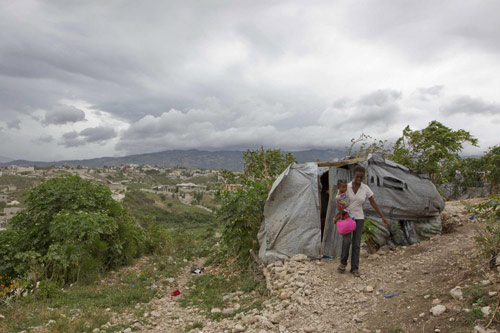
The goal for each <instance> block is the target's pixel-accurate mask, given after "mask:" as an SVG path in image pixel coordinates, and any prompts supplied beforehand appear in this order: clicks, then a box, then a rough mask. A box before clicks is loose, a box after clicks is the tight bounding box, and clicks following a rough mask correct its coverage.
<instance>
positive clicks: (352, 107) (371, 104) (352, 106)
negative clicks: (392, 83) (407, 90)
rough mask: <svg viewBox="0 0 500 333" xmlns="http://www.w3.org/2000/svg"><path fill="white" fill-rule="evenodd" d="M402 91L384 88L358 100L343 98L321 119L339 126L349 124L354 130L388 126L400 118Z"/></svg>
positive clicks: (324, 113) (325, 112)
mask: <svg viewBox="0 0 500 333" xmlns="http://www.w3.org/2000/svg"><path fill="white" fill-rule="evenodd" d="M401 98H402V93H401V92H400V91H397V90H391V89H382V90H376V91H374V92H371V93H369V94H366V95H363V96H361V97H360V98H359V99H358V100H356V101H348V100H343V101H342V102H341V103H339V101H337V102H335V103H334V104H333V107H332V108H329V109H327V110H325V111H324V112H323V115H322V116H321V118H320V121H321V122H323V123H329V122H330V123H333V124H336V125H337V126H339V127H341V126H348V127H349V128H350V129H352V130H358V129H363V128H367V127H370V126H371V127H373V126H381V127H382V128H387V127H388V126H389V125H391V124H393V123H394V122H395V121H396V120H398V119H399V116H400V113H401V107H400V105H399V102H400V100H401Z"/></svg>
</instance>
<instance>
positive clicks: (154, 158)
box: [0, 147, 345, 171]
mask: <svg viewBox="0 0 500 333" xmlns="http://www.w3.org/2000/svg"><path fill="white" fill-rule="evenodd" d="M292 153H293V154H294V155H295V157H296V158H297V161H299V162H301V163H302V162H311V161H316V160H318V159H319V160H321V161H330V160H333V159H335V158H340V157H343V156H344V153H345V149H344V148H340V147H337V148H333V149H328V150H326V149H325V150H321V149H310V150H303V151H296V152H292ZM242 154H243V151H237V150H234V151H202V150H196V149H192V150H166V151H162V152H157V153H148V154H139V155H129V156H122V157H101V158H93V159H86V160H65V161H54V162H41V161H27V160H15V161H10V162H4V163H0V166H7V165H18V166H40V167H46V166H51V165H55V166H57V165H68V166H78V165H81V166H85V167H89V168H102V167H103V166H116V165H122V164H138V165H146V164H147V165H158V166H164V167H186V168H201V169H228V170H233V171H242V170H243V159H242Z"/></svg>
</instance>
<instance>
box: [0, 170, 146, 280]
mask: <svg viewBox="0 0 500 333" xmlns="http://www.w3.org/2000/svg"><path fill="white" fill-rule="evenodd" d="M25 205H26V209H24V210H23V211H21V212H20V213H18V214H17V215H16V216H14V218H12V220H11V223H10V225H11V226H12V231H10V232H7V233H3V234H2V236H0V237H2V238H1V240H2V242H1V246H0V254H3V255H0V275H2V274H3V275H9V276H11V277H13V276H19V275H25V274H30V272H31V273H32V275H34V277H35V280H37V276H38V277H40V271H41V273H42V275H43V276H41V277H45V278H47V279H52V280H57V281H60V282H62V283H68V282H73V281H78V280H79V278H80V277H81V275H82V274H83V276H82V277H85V278H86V279H92V278H95V277H96V276H97V275H99V274H100V273H101V272H103V271H105V270H108V269H110V268H113V267H117V266H120V265H125V264H129V263H131V261H132V259H133V258H135V257H137V256H139V255H141V254H142V253H143V252H144V251H145V247H144V244H145V243H146V242H145V239H146V234H145V232H144V229H143V228H141V227H140V226H139V225H138V224H137V223H136V222H135V221H134V220H133V219H132V218H131V216H130V215H129V214H128V212H127V211H126V210H125V209H124V208H123V207H122V206H121V205H120V204H119V203H117V202H116V201H114V200H113V199H112V197H111V192H110V190H109V189H108V188H107V187H104V186H102V185H98V184H94V183H92V182H91V181H87V180H83V179H81V178H80V177H77V176H69V177H61V178H54V179H51V180H49V181H47V182H45V183H43V184H41V185H39V186H37V187H35V188H33V189H32V190H31V192H30V193H29V195H28V198H27V200H26V202H25ZM12 254H14V255H13V256H12Z"/></svg>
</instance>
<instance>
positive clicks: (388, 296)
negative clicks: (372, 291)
mask: <svg viewBox="0 0 500 333" xmlns="http://www.w3.org/2000/svg"><path fill="white" fill-rule="evenodd" d="M398 295H399V293H390V294H389V295H385V296H384V298H391V297H394V296H398Z"/></svg>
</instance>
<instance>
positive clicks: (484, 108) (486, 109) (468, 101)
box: [440, 96, 500, 116]
mask: <svg viewBox="0 0 500 333" xmlns="http://www.w3.org/2000/svg"><path fill="white" fill-rule="evenodd" d="M440 111H441V113H443V114H444V115H447V116H450V115H454V114H460V113H462V114H465V115H469V116H474V115H478V114H480V115H500V104H497V103H489V102H485V101H484V100H482V99H481V98H473V97H470V96H460V97H457V98H455V99H454V100H453V101H452V102H451V103H449V104H447V105H445V106H443V107H442V108H441V109H440Z"/></svg>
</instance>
